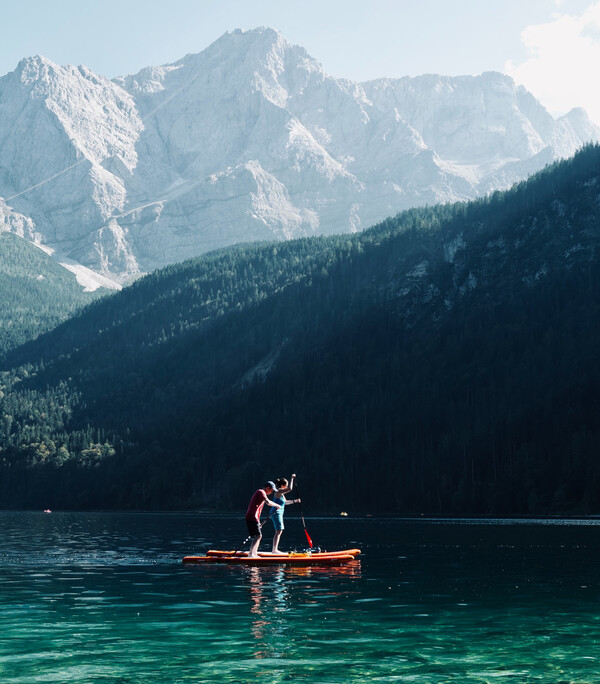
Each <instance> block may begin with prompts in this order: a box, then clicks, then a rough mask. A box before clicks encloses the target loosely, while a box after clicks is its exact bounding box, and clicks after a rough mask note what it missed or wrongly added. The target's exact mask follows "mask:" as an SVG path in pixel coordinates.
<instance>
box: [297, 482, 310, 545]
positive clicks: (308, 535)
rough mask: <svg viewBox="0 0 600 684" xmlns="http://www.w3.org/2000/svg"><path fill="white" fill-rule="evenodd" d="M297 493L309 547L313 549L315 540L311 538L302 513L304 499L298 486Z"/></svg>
mask: <svg viewBox="0 0 600 684" xmlns="http://www.w3.org/2000/svg"><path fill="white" fill-rule="evenodd" d="M296 493H297V494H298V503H299V505H300V517H301V518H302V526H303V527H304V534H305V535H306V539H307V541H308V545H309V546H310V548H311V549H312V547H313V540H312V539H311V538H310V534H308V530H307V529H306V523H305V522H304V513H303V512H302V497H301V496H300V490H299V489H298V485H296Z"/></svg>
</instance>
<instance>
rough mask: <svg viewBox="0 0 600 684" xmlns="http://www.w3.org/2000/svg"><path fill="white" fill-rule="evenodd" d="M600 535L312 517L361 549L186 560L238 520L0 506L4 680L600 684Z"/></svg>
mask: <svg viewBox="0 0 600 684" xmlns="http://www.w3.org/2000/svg"><path fill="white" fill-rule="evenodd" d="M599 524H600V523H599V521H597V520H586V521H574V520H568V521H561V520H549V521H548V520H546V521H529V520H528V521H513V520H511V521H471V520H462V521H452V522H449V521H443V520H390V519H384V520H380V519H375V518H363V519H352V518H339V519H337V518H336V519H327V518H311V519H308V520H307V526H308V529H309V532H310V534H311V537H312V538H313V539H314V541H315V542H317V543H319V544H320V545H321V546H323V547H326V548H328V549H334V548H343V547H351V546H352V547H353V546H360V547H362V549H363V552H364V553H363V556H362V557H361V560H359V561H355V562H353V563H352V564H350V565H348V566H341V567H339V568H321V569H319V568H303V569H300V568H297V569H294V568H285V567H266V568H243V567H227V566H218V565H209V566H183V565H182V564H181V558H182V557H183V556H184V555H186V554H189V553H196V552H202V551H205V550H206V549H207V548H209V547H221V548H222V547H229V548H231V547H232V546H235V545H236V544H237V543H239V542H240V541H241V540H242V539H243V538H244V537H245V529H244V525H243V521H241V520H240V519H239V518H237V517H234V516H220V517H219V516H205V515H200V514H112V513H102V514H92V513H52V514H43V513H13V512H10V513H8V512H5V513H0V531H1V534H0V611H1V613H0V615H1V620H2V622H1V624H2V637H1V638H0V682H2V683H3V684H6V683H9V682H19V683H25V682H27V683H29V682H188V681H195V682H203V681H206V682H208V681H216V682H251V681H255V680H257V679H259V678H260V679H261V680H263V681H268V682H296V681H300V682H322V683H326V682H366V681H382V682H393V681H399V682H417V683H422V682H427V683H429V682H431V683H436V684H437V683H438V682H461V683H469V682H495V683H496V682H552V683H553V684H556V683H559V682H578V683H581V682H600V582H599V580H598V575H599V573H598V567H599V562H600V549H599V544H598V541H599V539H600V526H599ZM267 529H268V528H267ZM269 533H270V530H269ZM303 539H304V536H303V533H302V527H301V524H300V522H299V521H298V520H297V519H294V518H293V517H292V516H291V515H290V516H289V517H288V526H287V529H286V532H285V533H284V536H283V540H282V547H284V548H290V547H291V546H296V547H297V548H302V546H303ZM265 546H266V545H265Z"/></svg>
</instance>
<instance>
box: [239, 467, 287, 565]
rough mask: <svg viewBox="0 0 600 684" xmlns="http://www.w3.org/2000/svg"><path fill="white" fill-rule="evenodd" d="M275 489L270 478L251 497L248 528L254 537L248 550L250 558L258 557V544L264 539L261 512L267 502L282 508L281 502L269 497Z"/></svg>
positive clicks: (247, 521)
mask: <svg viewBox="0 0 600 684" xmlns="http://www.w3.org/2000/svg"><path fill="white" fill-rule="evenodd" d="M274 491H276V487H275V483H274V482H271V480H269V481H268V482H267V483H266V484H265V486H264V487H263V488H262V489H257V490H256V491H255V492H254V494H253V495H252V498H251V499H250V503H249V504H248V510H247V511H246V527H247V528H248V534H249V535H250V537H252V541H251V542H250V551H249V552H248V557H249V558H258V546H259V544H260V540H261V539H262V532H261V530H260V527H261V526H260V514H261V513H262V509H263V507H264V505H265V504H267V506H273V507H274V508H281V506H280V505H279V504H276V503H274V502H273V501H271V499H269V494H273V492H274Z"/></svg>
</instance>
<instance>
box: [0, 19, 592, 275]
mask: <svg viewBox="0 0 600 684" xmlns="http://www.w3.org/2000/svg"><path fill="white" fill-rule="evenodd" d="M8 131H11V134H10V136H8ZM3 132H4V135H3ZM599 138H600V129H598V128H597V127H595V126H594V125H593V124H592V123H591V122H590V121H589V119H587V117H586V115H585V114H584V113H583V112H582V111H580V110H576V111H574V112H570V113H569V114H567V115H565V116H564V117H560V118H559V119H556V120H555V119H554V118H553V117H552V116H551V115H550V114H548V112H546V110H545V109H544V108H543V107H542V106H541V105H540V104H539V103H538V102H537V101H536V100H535V98H533V96H532V95H531V94H529V93H527V91H525V90H524V89H523V88H521V87H517V86H516V85H515V84H514V82H513V81H512V80H511V79H510V77H508V76H505V75H502V74H498V73H496V72H487V73H485V74H482V75H480V76H463V77H446V76H435V75H433V76H431V75H429V76H421V77H416V78H409V77H403V78H400V79H377V80H375V81H368V82H365V83H355V82H352V81H350V80H347V79H336V78H333V77H331V76H328V75H327V73H326V72H325V71H324V69H323V67H322V65H321V64H320V63H319V62H318V61H317V60H315V59H313V58H312V57H311V56H310V55H308V53H307V52H306V51H305V50H304V48H302V47H299V46H294V45H291V44H290V43H289V42H288V41H287V40H286V39H285V38H284V37H283V36H282V35H281V34H280V33H279V32H277V31H276V30H274V29H270V28H261V29H254V30H252V31H247V32H242V31H239V30H238V31H234V32H231V33H226V34H224V35H223V36H221V38H219V39H217V40H216V41H215V42H214V43H213V44H212V45H210V46H209V47H208V48H206V49H205V50H204V51H202V52H200V53H197V54H190V55H187V56H185V57H183V58H182V59H180V60H178V61H177V62H174V63H173V64H170V65H163V66H161V67H147V68H145V69H142V70H141V71H140V72H138V73H137V74H132V75H128V76H124V77H118V78H116V79H113V80H112V81H109V80H108V79H105V78H104V77H102V76H97V75H95V74H93V73H92V72H91V71H90V70H89V69H87V68H85V67H58V66H57V65H53V64H52V63H51V62H50V60H46V59H44V58H39V57H38V58H28V59H25V60H22V61H21V62H20V64H19V66H18V67H17V69H16V70H15V71H14V72H11V73H10V74H8V75H6V76H4V77H2V78H0V198H4V199H3V200H2V201H0V226H2V227H3V228H4V229H7V230H10V231H13V232H16V233H18V234H21V235H22V236H24V237H27V238H28V239H30V240H31V241H33V242H39V243H43V244H45V245H47V246H49V247H51V248H53V249H55V250H57V251H58V252H61V253H64V254H65V255H66V256H68V257H70V258H72V259H74V260H76V261H78V262H79V263H81V264H83V265H84V266H87V267H89V268H92V269H93V270H95V271H97V272H99V273H101V274H103V275H105V276H107V277H109V278H111V279H113V280H118V281H120V282H127V281H129V280H131V279H132V278H135V277H138V276H139V275H140V274H141V273H144V272H147V271H150V270H152V269H154V268H157V267H161V266H164V265H166V264H168V263H174V262H177V261H180V260H182V259H183V258H187V257H189V256H192V255H198V254H201V253H204V252H206V251H209V250H211V249H214V248H218V247H223V246H227V245H230V244H235V243H238V242H248V241H253V240H271V239H273V238H276V239H280V240H284V239H290V238H293V237H302V236H311V235H317V234H334V233H339V232H355V231H357V230H362V229H364V228H365V227H368V226H370V225H373V224H374V223H377V222H378V221H381V220H382V219H384V218H385V217H386V216H390V215H393V214H395V213H397V212H398V211H400V210H403V209H406V208H408V207H411V206H423V205H425V204H436V203H438V202H454V201H459V200H468V199H473V198H476V197H478V196H481V195H482V194H485V193H488V192H491V191H493V190H495V189H505V188H507V187H509V186H510V185H512V183H514V182H516V181H519V180H521V179H522V178H524V177H526V176H527V175H529V174H531V173H533V172H535V171H537V170H539V169H540V168H542V167H543V166H544V165H545V164H547V163H550V162H552V161H554V160H555V159H557V158H561V157H567V156H569V155H571V154H573V153H574V152H575V150H576V149H577V148H579V147H580V146H581V145H582V144H583V143H585V142H587V141H588V140H597V139H599ZM40 149H43V150H44V156H40V154H39V150H40ZM47 178H52V180H51V181H50V182H48V183H43V181H44V179H47Z"/></svg>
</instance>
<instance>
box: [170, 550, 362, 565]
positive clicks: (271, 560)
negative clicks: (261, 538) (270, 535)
mask: <svg viewBox="0 0 600 684" xmlns="http://www.w3.org/2000/svg"><path fill="white" fill-rule="evenodd" d="M354 559H355V556H350V555H341V556H325V557H324V556H323V555H318V554H309V553H297V554H285V555H279V554H277V555H271V556H259V557H258V558H248V556H233V555H229V556H218V555H212V556H208V555H207V556H186V557H185V558H184V559H183V562H184V563H185V564H193V563H198V564H199V563H225V564H228V565H251V566H262V565H291V566H294V567H308V566H310V565H341V564H342V563H348V562H350V561H353V560H354Z"/></svg>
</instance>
